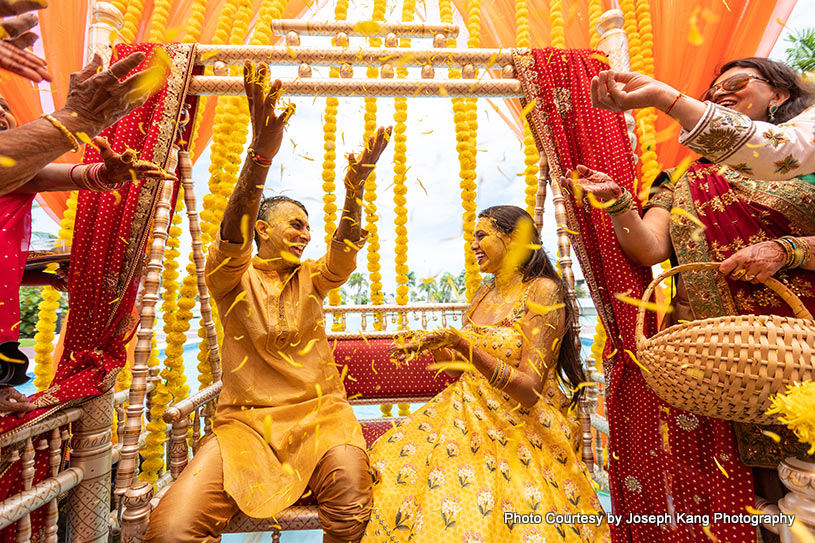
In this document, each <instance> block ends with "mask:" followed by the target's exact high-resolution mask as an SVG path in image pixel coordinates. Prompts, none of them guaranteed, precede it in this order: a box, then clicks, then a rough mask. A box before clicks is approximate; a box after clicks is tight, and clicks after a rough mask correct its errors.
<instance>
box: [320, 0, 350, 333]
mask: <svg viewBox="0 0 815 543" xmlns="http://www.w3.org/2000/svg"><path fill="white" fill-rule="evenodd" d="M347 15H348V0H338V1H337V4H336V5H335V6H334V19H335V20H337V21H344V20H345V18H346V17H347ZM331 44H332V45H336V39H334V38H332V39H331ZM328 76H329V77H330V78H332V79H337V78H339V77H340V70H339V68H337V67H336V66H332V67H331V68H330V69H329V75H328ZM339 104H340V101H339V100H338V99H337V98H336V97H334V96H329V97H327V98H326V100H325V112H324V113H323V119H324V124H323V151H324V154H323V213H324V216H323V222H324V225H325V226H324V228H325V243H326V246H328V244H330V243H331V238H332V237H333V236H334V230H336V228H337V195H336V190H337V186H336V184H335V180H336V178H337V112H338V110H339ZM328 303H329V305H334V306H336V305H340V303H342V297H341V295H340V289H338V288H337V289H333V290H331V291H329V292H328ZM331 329H332V330H333V331H334V332H339V331H341V330H342V329H343V323H342V319H341V318H340V317H338V316H337V315H336V314H335V315H334V322H333V324H332V325H331Z"/></svg>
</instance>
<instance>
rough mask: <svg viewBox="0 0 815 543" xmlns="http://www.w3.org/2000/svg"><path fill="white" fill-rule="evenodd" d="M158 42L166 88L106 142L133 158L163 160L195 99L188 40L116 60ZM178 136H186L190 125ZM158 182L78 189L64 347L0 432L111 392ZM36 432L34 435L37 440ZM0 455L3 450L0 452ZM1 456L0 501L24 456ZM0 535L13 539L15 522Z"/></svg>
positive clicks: (17, 483) (128, 48)
mask: <svg viewBox="0 0 815 543" xmlns="http://www.w3.org/2000/svg"><path fill="white" fill-rule="evenodd" d="M159 48H161V49H163V50H164V51H165V52H166V53H167V56H168V57H169V59H170V69H169V73H168V75H167V80H166V81H165V83H164V85H163V86H162V88H161V89H160V90H159V92H158V93H156V94H155V95H154V96H152V97H151V98H150V99H149V100H148V101H147V102H146V103H145V104H144V105H142V106H141V107H140V108H138V109H137V110H135V111H134V112H132V113H131V114H129V115H128V116H126V117H125V118H123V119H121V120H120V121H119V122H118V123H116V124H115V125H114V126H112V127H110V128H108V129H107V130H105V131H104V132H102V135H104V136H107V137H108V139H109V141H110V143H111V146H112V148H113V149H114V150H115V151H117V152H120V153H121V152H124V151H125V150H126V149H127V148H131V149H136V150H137V151H139V158H140V159H143V160H150V161H153V162H155V163H156V164H159V165H161V166H164V165H166V163H167V159H168V156H169V153H170V149H171V147H172V145H173V144H174V143H175V142H176V139H177V138H178V137H179V136H178V135H177V134H176V126H177V123H178V121H179V119H180V118H181V116H182V113H183V110H184V109H186V108H189V107H192V106H193V105H194V99H192V98H191V99H189V100H187V99H186V98H185V97H186V89H187V86H188V84H189V80H190V76H191V75H192V66H193V60H194V55H195V47H194V45H189V44H169V45H156V44H133V45H120V46H117V47H116V49H115V52H114V56H113V59H112V62H115V61H116V59H118V58H122V57H124V56H127V55H129V54H130V53H132V52H134V51H143V52H145V53H146V58H145V60H144V61H143V62H142V64H141V65H139V66H138V67H136V68H135V69H134V73H135V72H140V71H142V70H144V69H145V68H146V67H148V66H149V65H150V64H151V61H152V59H153V57H154V55H155V53H156V51H157V50H159ZM191 128H192V127H191V126H187V133H186V134H182V135H181V136H180V139H183V140H184V141H188V140H189V130H190V129H191ZM100 160H101V158H100V156H99V153H98V152H97V151H96V150H95V149H94V148H93V147H92V146H88V147H87V148H86V149H85V156H84V162H85V163H92V162H98V161H100ZM160 186H161V183H160V182H159V181H158V180H156V179H140V180H138V181H136V182H134V183H130V184H128V185H127V186H125V187H124V188H123V189H121V190H118V191H113V192H108V193H100V192H92V191H81V192H80V194H79V200H78V204H77V213H76V221H75V225H74V233H73V241H72V246H71V262H70V268H69V299H70V311H69V315H68V324H67V330H66V337H65V341H64V352H63V355H62V357H61V359H60V360H59V363H58V366H57V369H56V372H55V375H54V379H53V381H52V383H51V386H50V387H49V388H48V389H46V390H44V391H42V392H39V393H37V394H35V395H34V396H33V397H32V401H33V402H34V403H35V405H37V409H36V410H34V411H32V412H30V413H28V414H26V415H25V416H24V417H22V418H16V417H4V418H0V436H10V435H13V434H14V433H18V432H21V431H22V430H24V429H25V428H28V427H30V426H31V425H33V424H35V423H36V422H38V421H40V420H42V419H44V418H45V417H47V416H48V415H50V414H52V413H54V412H56V411H58V410H61V409H64V408H66V407H68V406H71V405H76V404H79V403H81V402H82V401H84V400H86V399H88V398H91V397H93V396H97V395H99V394H102V393H104V392H106V391H107V390H109V389H110V388H111V386H112V385H113V383H114V381H115V379H116V375H117V374H118V373H119V370H120V369H121V368H122V367H123V366H124V365H125V363H126V361H127V360H126V352H125V348H124V345H125V342H126V341H127V339H128V338H129V336H130V335H131V334H132V333H133V331H134V327H135V325H136V322H135V320H134V319H133V317H132V316H131V312H132V309H133V305H134V303H135V300H136V291H137V289H138V286H139V283H140V281H141V267H142V260H143V258H144V254H145V245H146V242H147V237H148V231H149V228H150V225H151V223H152V218H153V214H154V211H155V204H156V203H157V200H158V193H159V188H160ZM39 439H40V438H39V437H36V438H35V441H36V440H39ZM3 452H4V453H6V452H7V451H6V450H4V451H3ZM44 452H45V453H46V454H40V453H38V454H37V456H36V458H35V478H34V484H37V482H39V481H41V480H42V479H44V478H45V477H47V476H48V471H49V468H48V462H47V451H44ZM5 458H6V457H5V456H4V457H3V458H0V500H3V499H5V498H6V497H8V496H11V495H13V494H15V493H17V492H19V491H20V490H21V479H20V462H15V463H12V464H9V463H8V462H7V461H6V459H5ZM44 509H45V508H42V509H39V510H37V511H35V512H34V513H33V514H32V526H33V535H32V540H34V541H38V540H39V539H38V537H39V536H40V534H39V533H38V530H39V529H41V527H42V523H43V517H44ZM1 534H2V537H0V539H1V540H2V541H4V542H11V541H14V538H15V535H14V534H15V525H12V526H9V527H8V528H6V529H4V530H3V531H2V533H1Z"/></svg>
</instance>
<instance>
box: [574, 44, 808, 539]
mask: <svg viewBox="0 0 815 543" xmlns="http://www.w3.org/2000/svg"><path fill="white" fill-rule="evenodd" d="M734 80H736V81H741V82H742V83H743V84H742V83H740V84H739V85H734V84H733V83H732V82H733V81H734ZM614 81H616V79H614ZM592 88H593V91H595V90H597V91H598V92H597V93H596V94H597V96H598V99H599V102H601V103H606V100H607V99H608V98H609V97H610V96H613V95H614V94H617V95H618V98H619V97H620V96H621V95H625V94H626V93H629V98H630V94H633V93H634V92H635V91H631V89H628V90H624V91H621V90H620V89H619V88H616V87H615V86H614V84H613V82H611V85H610V86H609V87H608V89H610V90H611V92H610V93H608V94H604V91H603V89H605V88H606V87H605V82H603V81H600V82H597V83H595V82H593V87H592ZM706 95H707V96H708V97H709V98H710V99H711V100H712V102H713V104H711V105H703V107H702V109H703V110H704V111H710V110H711V109H712V110H713V111H715V114H714V115H713V116H712V117H711V118H709V119H707V120H706V121H704V122H705V123H707V124H705V125H704V126H702V127H701V128H698V127H697V128H694V132H692V133H691V136H695V137H697V141H698V142H701V143H700V144H704V145H706V146H707V147H716V148H717V149H718V151H717V152H721V153H724V154H728V153H730V152H731V151H732V150H733V148H735V147H736V146H738V145H742V139H741V137H740V136H741V135H742V134H741V132H739V131H738V130H731V128H732V127H733V126H735V123H738V122H740V121H739V119H742V118H747V119H749V122H750V123H752V124H756V125H761V124H762V123H765V124H767V123H770V124H771V123H772V122H779V121H781V120H783V119H789V118H793V117H795V116H796V115H799V114H800V113H801V111H802V110H803V109H804V108H805V107H807V106H808V105H809V104H810V103H811V102H812V94H811V93H809V92H808V91H807V89H806V87H805V86H804V85H803V84H802V83H801V81H800V79H799V78H798V77H797V75H796V74H795V73H794V72H793V71H792V70H791V69H789V68H788V67H786V66H784V65H782V64H779V63H777V62H774V61H771V60H768V59H758V58H750V59H743V60H738V61H733V62H730V63H728V64H726V65H725V66H724V67H723V68H722V70H721V72H720V73H719V75H718V76H717V77H716V79H715V80H714V81H713V82H712V84H711V87H710V89H709V90H708V92H707V93H706ZM691 102H692V101H691V99H689V98H685V97H682V98H680V99H679V100H678V101H676V105H675V107H676V106H678V105H680V104H683V103H691ZM618 103H622V104H624V105H623V106H622V107H625V106H626V105H629V104H630V103H631V100H629V99H625V100H623V101H622V102H619V101H618ZM641 103H642V104H644V103H645V102H641ZM724 106H726V107H724ZM664 109H665V110H668V111H669V112H673V111H674V110H672V109H671V108H670V103H668V104H667V105H666V106H665V108H664ZM674 109H675V108H674ZM779 112H781V113H780V114H779ZM771 116H774V117H775V119H773V120H772V121H771V119H770V117H771ZM700 122H701V121H700ZM742 124H743V123H742ZM699 132H704V133H706V134H707V136H706V137H702V138H699V137H698V133H699ZM767 132H768V133H769V135H768V136H767V137H768V138H771V137H776V136H774V134H776V132H773V129H768V130H767ZM734 134H735V135H734ZM810 137H811V135H810ZM782 138H783V136H778V143H779V145H781V144H783V143H785V142H784V141H783V139H782ZM705 142H707V143H705ZM728 145H730V148H728ZM771 147H772V143H770V144H767V145H765V146H764V147H762V149H765V150H766V149H769V148H771ZM762 149H759V150H758V152H765V151H763V150H762ZM750 150H751V152H756V151H757V150H756V148H752V149H750ZM760 157H761V154H759V159H756V158H755V157H754V158H753V159H752V160H751V163H750V164H746V165H744V166H743V167H741V168H740V169H739V170H737V169H735V168H731V167H728V166H723V165H719V164H714V163H711V162H710V161H709V160H706V159H701V160H698V161H696V162H694V163H692V164H691V165H690V167H689V168H687V170H686V171H680V170H669V171H667V172H663V174H662V175H660V177H658V178H657V180H656V182H655V186H656V187H657V188H656V189H655V191H654V192H653V193H652V196H651V198H650V199H649V201H648V202H647V204H646V205H645V206H644V208H643V209H644V215H643V216H642V217H640V215H639V213H637V211H636V208H635V207H634V206H633V205H632V197H631V195H630V194H628V193H627V191H623V190H621V189H620V187H619V186H617V185H616V183H614V181H612V180H611V179H610V178H609V177H608V176H606V175H605V174H602V173H599V172H592V171H591V170H588V169H587V168H584V167H582V166H580V167H578V169H577V171H576V172H574V173H573V176H572V177H573V178H574V179H575V180H576V181H572V180H570V179H564V183H566V184H567V185H568V184H572V185H573V188H576V187H574V185H579V186H580V187H581V188H582V190H583V191H584V192H588V193H592V194H594V195H595V196H596V197H598V198H599V199H601V200H603V201H611V200H613V202H612V203H611V205H610V206H609V207H607V208H606V210H607V211H608V212H609V214H610V216H611V220H612V223H613V225H614V230H615V232H616V234H617V239H618V240H619V242H620V245H621V247H622V249H623V251H624V252H625V253H626V255H627V256H628V257H630V258H631V259H632V260H634V261H636V262H638V263H639V264H642V265H645V266H652V265H654V264H657V263H659V262H662V261H664V260H665V259H667V258H671V260H672V261H673V263H674V264H677V263H679V264H684V263H689V262H704V261H721V262H722V264H721V265H720V267H719V273H715V272H712V271H698V272H687V273H684V274H682V277H681V278H680V279H679V280H678V282H677V287H676V293H675V294H674V297H673V300H672V305H673V308H674V311H673V312H672V313H670V314H669V315H668V316H667V319H666V321H667V322H666V323H665V324H672V323H675V322H678V321H680V320H694V319H702V318H707V317H713V316H719V315H728V314H730V315H732V314H781V315H790V314H791V312H790V310H789V308H788V306H787V304H785V303H784V302H783V301H782V300H781V299H780V298H779V297H777V296H776V295H774V294H772V293H770V292H769V291H767V290H765V289H764V287H762V286H760V285H758V284H757V283H759V282H761V281H763V280H764V279H766V278H767V277H769V276H771V275H774V276H776V278H778V279H780V280H781V281H783V282H784V283H786V284H787V285H788V286H789V287H790V288H791V289H792V290H793V291H794V292H795V293H796V294H797V295H798V296H799V297H800V298H801V299H802V300H803V302H804V303H805V305H806V306H807V307H808V308H810V310H812V309H815V273H813V272H812V270H815V258H813V253H815V251H813V247H814V246H815V237H813V235H815V185H813V184H811V183H809V182H807V181H805V180H801V179H790V180H787V181H774V180H771V181H765V180H757V179H748V178H747V177H746V171H747V168H753V172H755V171H758V170H759V162H760V160H761V158H760ZM787 177H789V172H787ZM751 283H752V284H751ZM665 424H666V426H667V428H668V430H669V439H670V449H671V450H672V451H675V452H677V453H679V454H678V455H675V458H679V460H677V462H678V463H680V464H682V465H681V466H679V467H678V469H679V470H680V471H683V470H684V472H685V473H687V474H688V476H687V479H688V480H689V481H691V480H699V481H702V480H705V479H707V480H708V481H710V480H712V479H713V478H712V477H705V476H704V475H703V474H705V473H708V474H710V473H713V474H714V476H715V474H716V472H717V468H716V466H712V465H711V464H710V457H711V455H713V457H714V458H716V461H717V462H719V463H720V464H721V465H722V467H723V468H724V470H725V471H727V472H728V473H729V476H730V479H729V485H725V487H729V488H731V489H733V488H736V483H735V482H734V481H735V480H736V479H739V477H741V476H740V475H739V474H744V477H746V483H747V484H746V485H741V486H739V488H740V489H741V490H740V491H739V492H740V495H739V496H738V497H737V496H735V495H731V496H723V495H719V496H718V497H717V496H716V491H715V490H713V489H712V488H711V487H710V486H708V487H706V488H705V490H704V492H700V491H699V489H700V488H699V487H698V486H695V485H688V486H687V487H686V488H684V489H683V488H682V487H681V485H677V486H676V487H675V488H673V489H672V494H673V496H674V499H675V501H676V503H677V504H678V506H677V510H682V507H684V505H683V504H687V503H689V502H690V501H691V500H694V501H696V503H697V504H698V503H700V501H699V500H703V501H704V502H705V503H708V500H709V503H710V504H711V507H712V508H713V510H715V506H716V500H717V499H727V500H731V501H732V500H733V499H736V500H737V501H736V502H735V503H737V504H739V503H741V501H739V500H748V501H749V502H750V503H749V505H752V488H750V487H749V486H750V485H749V483H750V482H751V481H750V478H749V471H746V468H745V467H744V466H745V464H746V465H748V466H757V467H759V466H760V467H768V468H769V467H772V468H774V467H775V465H777V463H778V462H779V461H780V460H782V459H783V457H784V456H790V455H794V454H801V453H802V449H801V447H800V444H798V443H797V439H795V438H794V437H793V436H791V435H790V434H789V433H788V432H784V430H783V427H773V432H774V433H775V434H785V435H783V439H782V442H781V443H780V444H775V443H773V442H772V441H771V440H770V439H768V438H767V437H766V436H765V435H763V434H762V431H761V428H760V427H758V426H748V425H739V424H737V425H735V429H736V438H737V439H736V442H737V444H738V453H739V456H740V458H741V460H742V462H738V461H737V457H736V455H735V454H733V453H734V451H735V447H734V440H733V433H732V431H731V429H730V428H731V426H730V425H729V424H727V423H724V422H723V421H713V420H711V419H703V418H697V417H693V418H692V419H691V416H688V415H687V414H685V415H682V414H681V413H680V412H673V410H671V413H670V414H669V415H668V416H666V418H665ZM723 459H724V460H723ZM753 476H754V479H755V485H756V491H757V492H758V493H759V494H760V495H762V496H763V497H765V498H768V499H777V498H778V497H779V496H780V493H781V488H780V485H778V484H777V479H776V478H775V476H774V472H767V471H766V470H764V471H762V470H755V471H754V473H753ZM734 478H735V479H734ZM688 489H691V490H688ZM694 492H698V494H703V495H701V496H700V495H698V494H694ZM748 531H749V529H748ZM717 535H721V534H717Z"/></svg>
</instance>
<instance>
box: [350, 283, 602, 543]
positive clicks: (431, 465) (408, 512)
mask: <svg viewBox="0 0 815 543" xmlns="http://www.w3.org/2000/svg"><path fill="white" fill-rule="evenodd" d="M482 290H483V289H482ZM527 292H528V291H527ZM481 299H483V293H482V295H481V296H479V295H478V294H477V295H476V298H475V301H474V303H473V307H472V308H471V309H470V314H472V311H473V308H474V307H475V306H476V305H477V304H478V303H479V301H480V300H481ZM526 312H527V307H526V295H525V296H524V297H523V298H522V299H521V301H520V302H519V303H518V305H517V306H516V308H515V310H514V311H513V312H512V314H511V315H510V316H509V317H507V318H506V319H504V320H503V321H502V322H501V323H499V324H498V325H495V326H475V325H472V324H470V325H467V327H465V328H469V329H470V330H471V331H473V332H475V334H474V335H477V337H478V338H479V339H478V341H479V346H481V347H483V348H484V349H485V350H487V351H488V352H489V354H491V355H493V356H496V357H499V358H500V359H503V360H505V361H507V362H509V363H511V364H513V365H515V366H517V365H518V364H519V363H520V356H521V349H520V347H521V345H522V341H523V337H522V335H521V331H520V328H519V327H518V326H517V325H516V323H517V322H518V321H519V320H520V319H522V318H523V316H524V314H525V313H526ZM545 337H547V338H548V341H552V336H545ZM556 337H557V336H556ZM552 373H553V372H550V376H549V377H548V378H547V380H546V382H545V384H544V388H543V394H542V397H541V399H540V400H539V401H538V402H537V403H536V404H535V405H534V406H533V407H532V408H531V409H524V408H523V407H521V406H520V404H518V403H517V402H516V401H514V400H512V399H511V398H510V397H509V396H508V395H507V394H505V393H503V392H500V391H499V390H497V389H495V388H494V387H492V386H491V385H490V384H489V383H488V380H487V379H485V378H484V377H483V376H482V375H481V373H479V372H478V371H475V370H471V371H465V372H464V373H463V374H462V375H461V377H460V378H459V379H458V381H456V382H455V383H453V384H452V385H450V386H449V387H447V388H446V389H445V390H444V391H443V392H441V393H440V394H438V395H437V396H436V397H435V398H433V399H432V400H431V401H430V402H428V403H427V404H426V405H424V406H423V407H421V408H420V409H418V410H417V411H416V412H415V413H413V414H412V415H410V416H409V417H406V418H405V419H403V420H402V421H401V423H400V424H399V425H397V426H395V427H394V428H392V429H391V430H390V431H388V432H387V433H386V434H384V435H383V436H382V437H381V438H379V439H378V440H377V441H376V443H374V445H373V446H372V448H371V451H370V456H371V465H372V467H373V468H374V470H375V472H376V477H375V484H374V506H373V511H372V515H371V520H370V522H369V524H368V527H367V529H366V532H365V536H364V537H363V539H362V541H363V543H374V542H389V543H395V542H416V543H421V542H426V543H446V542H456V543H459V542H462V543H480V542H485V543H493V542H509V541H518V542H524V543H527V542H528V543H533V542H534V543H539V542H540V543H542V542H550V541H570V542H571V541H574V542H588V541H592V542H595V541H597V542H600V541H608V540H609V539H608V537H609V536H608V525H607V524H606V522H605V518H604V517H603V516H602V515H603V513H602V508H601V505H600V502H599V500H598V499H597V495H596V494H595V492H594V489H593V487H592V483H591V480H590V478H589V474H588V470H587V469H586V466H585V464H584V463H583V462H582V461H581V460H579V458H578V456H577V454H576V450H577V443H578V441H579V431H578V426H577V422H576V420H573V419H570V418H569V417H568V416H567V414H566V407H564V404H567V403H568V402H567V401H566V400H565V397H564V394H563V393H562V392H561V391H560V389H559V387H558V385H557V383H556V382H555V380H554V378H553V377H551V374H552ZM505 512H515V513H519V514H537V515H540V516H541V517H542V522H541V523H540V524H520V523H519V524H515V523H513V522H508V523H505V522H504V513H505ZM547 513H554V514H556V515H572V514H577V513H585V514H591V515H594V516H595V518H597V519H598V522H599V525H593V524H588V523H584V524H573V523H569V522H563V523H559V522H547V518H550V520H551V517H547ZM554 520H558V519H557V518H555V519H554Z"/></svg>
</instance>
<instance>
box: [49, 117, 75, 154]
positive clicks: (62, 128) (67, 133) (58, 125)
mask: <svg viewBox="0 0 815 543" xmlns="http://www.w3.org/2000/svg"><path fill="white" fill-rule="evenodd" d="M40 117H41V118H43V119H45V120H46V121H48V122H49V123H51V124H53V125H54V127H56V129H57V130H59V131H60V132H62V134H63V135H64V136H65V137H66V138H67V139H68V141H69V142H70V144H71V150H72V151H73V152H74V153H76V152H79V148H80V144H79V140H78V139H76V136H74V135H73V134H72V133H71V131H70V130H68V129H67V128H65V125H64V124H62V123H61V122H59V121H58V120H57V119H56V118H55V117H54V116H53V115H49V114H48V113H43V114H42V115H40Z"/></svg>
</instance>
